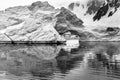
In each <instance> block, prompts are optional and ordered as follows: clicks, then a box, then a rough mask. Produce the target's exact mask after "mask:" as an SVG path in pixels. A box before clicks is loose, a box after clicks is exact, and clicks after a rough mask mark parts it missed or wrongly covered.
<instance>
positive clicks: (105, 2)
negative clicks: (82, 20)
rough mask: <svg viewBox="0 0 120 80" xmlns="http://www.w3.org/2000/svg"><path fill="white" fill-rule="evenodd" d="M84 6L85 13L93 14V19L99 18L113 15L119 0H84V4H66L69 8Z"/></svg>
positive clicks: (119, 4) (119, 2) (118, 5)
mask: <svg viewBox="0 0 120 80" xmlns="http://www.w3.org/2000/svg"><path fill="white" fill-rule="evenodd" d="M80 6H81V7H82V8H83V9H84V8H86V12H85V13H84V14H85V15H94V16H93V21H96V20H100V19H101V18H102V17H104V16H107V17H111V16H113V15H114V14H115V13H116V12H117V10H118V8H119V7H120V0H88V1H87V0H86V3H85V4H80V2H77V3H76V2H72V3H70V4H69V5H68V8H69V9H70V10H73V9H74V8H75V7H80Z"/></svg>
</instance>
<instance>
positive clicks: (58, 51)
mask: <svg viewBox="0 0 120 80" xmlns="http://www.w3.org/2000/svg"><path fill="white" fill-rule="evenodd" d="M0 80H120V42H82V43H80V46H79V47H78V48H72V49H71V48H69V47H67V48H66V46H64V45H59V46H57V45H35V44H34V45H23V44H21V45H20V44H19V45H12V44H0Z"/></svg>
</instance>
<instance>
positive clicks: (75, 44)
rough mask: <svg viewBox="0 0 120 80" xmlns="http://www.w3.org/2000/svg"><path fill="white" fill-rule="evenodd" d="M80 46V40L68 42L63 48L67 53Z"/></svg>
mask: <svg viewBox="0 0 120 80" xmlns="http://www.w3.org/2000/svg"><path fill="white" fill-rule="evenodd" d="M79 46H80V43H79V40H67V41H66V45H65V46H63V47H62V48H63V49H64V50H66V51H69V52H70V51H71V49H74V48H78V47H79Z"/></svg>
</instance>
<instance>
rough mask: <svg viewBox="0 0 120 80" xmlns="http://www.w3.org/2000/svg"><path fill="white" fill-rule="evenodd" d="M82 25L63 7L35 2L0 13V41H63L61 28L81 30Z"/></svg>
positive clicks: (79, 20)
mask: <svg viewBox="0 0 120 80" xmlns="http://www.w3.org/2000/svg"><path fill="white" fill-rule="evenodd" d="M61 21H62V22H61ZM82 23H83V21H82V20H81V19H79V18H77V16H76V15H75V14H73V13H72V12H71V11H69V10H67V9H66V8H64V7H62V8H61V9H55V8H54V7H53V6H51V5H50V4H49V3H48V2H41V1H37V2H34V3H32V4H31V5H28V6H16V7H10V8H7V9H5V10H4V11H0V41H41V42H43V43H44V42H51V41H65V39H64V37H62V36H61V35H60V34H61V30H62V28H66V29H65V30H66V31H68V30H69V29H70V27H71V26H72V27H78V28H81V26H83V25H82Z"/></svg>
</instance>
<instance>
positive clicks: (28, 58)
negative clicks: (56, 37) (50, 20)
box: [0, 44, 61, 80]
mask: <svg viewBox="0 0 120 80" xmlns="http://www.w3.org/2000/svg"><path fill="white" fill-rule="evenodd" d="M1 45H2V44H1ZM1 45H0V46H1ZM60 50H61V47H60V46H56V45H52V46H50V45H32V46H27V45H12V44H10V45H2V47H0V52H1V53H2V55H1V56H2V57H0V71H7V72H8V73H9V74H8V75H7V76H11V75H13V76H14V77H17V78H18V77H19V78H20V77H21V78H23V77H30V76H31V77H32V75H34V71H35V72H36V73H39V75H43V76H44V75H46V74H47V73H48V75H50V74H52V73H53V72H54V69H55V68H54V67H55V66H56V60H55V57H56V56H57V55H58V53H59V51H60ZM3 53H4V54H5V55H3ZM4 57H6V59H4V60H3V59H2V58H4ZM32 72H33V73H32ZM44 73H46V74H44ZM26 74H27V75H26ZM24 75H25V76H24ZM46 76H47V75H46ZM12 80H13V77H12Z"/></svg>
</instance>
